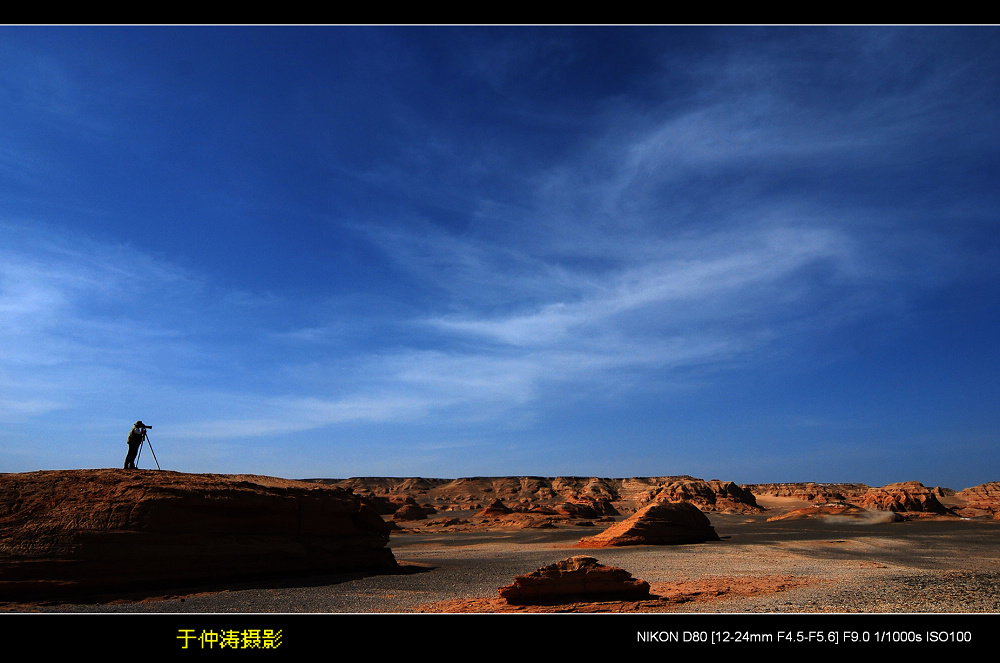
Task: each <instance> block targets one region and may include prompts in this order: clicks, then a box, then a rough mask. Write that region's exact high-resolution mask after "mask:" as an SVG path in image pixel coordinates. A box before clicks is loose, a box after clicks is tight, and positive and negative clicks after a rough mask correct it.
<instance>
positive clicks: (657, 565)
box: [0, 505, 1000, 613]
mask: <svg viewBox="0 0 1000 663" xmlns="http://www.w3.org/2000/svg"><path fill="white" fill-rule="evenodd" d="M777 506H780V505H777ZM774 513H775V511H774V510H772V511H770V512H769V513H767V514H766V515H753V516H746V515H720V514H708V515H709V518H710V520H711V521H712V524H713V525H714V526H715V529H716V531H717V532H718V533H719V535H720V536H721V537H722V539H723V540H721V541H716V542H711V543H703V544H697V545H684V546H633V547H627V548H603V549H582V548H574V547H572V546H573V544H574V543H576V542H577V541H578V540H579V539H580V538H582V537H583V536H587V535H590V534H592V533H593V532H594V530H593V528H583V527H561V528H557V529H548V530H546V529H539V530H512V531H480V532H451V533H446V532H437V533H424V532H420V531H413V532H404V533H394V534H393V535H392V538H391V540H390V547H391V548H392V550H393V552H394V554H395V556H396V559H397V560H398V561H399V562H400V564H401V565H402V568H403V571H404V572H403V573H399V574H393V575H372V576H362V575H350V576H348V575H337V576H324V577H315V578H304V579H296V580H292V581H289V580H280V581H268V582H256V583H242V584H228V585H226V586H224V587H223V586H217V587H188V588H180V587H178V588H172V589H171V590H169V591H160V592H156V593H152V594H150V595H131V596H127V597H107V596H106V597H100V599H99V600H98V601H97V602H91V603H73V604H67V603H47V604H46V603H36V604H30V605H25V604H18V605H13V604H6V605H4V604H0V610H6V611H16V612H101V613H150V612H155V613H162V612H169V613H248V612H254V613H259V612H275V613H278V612H280V613H300V612H309V613H411V612H432V613H440V612H504V611H512V610H517V611H531V610H535V611H539V610H541V611H561V612H566V611H579V612H660V611H669V612H699V613H709V612H729V613H732V612H738V613H747V612H750V613H764V612H782V613H799V612H838V613H915V612H938V613H946V612H965V613H969V612H974V613H1000V523H997V522H995V521H989V520H984V521H980V520H956V519H951V520H923V521H909V522H896V523H890V522H867V523H866V522H861V521H857V520H847V519H841V520H837V519H827V520H797V521H791V520H788V521H776V522H767V517H768V516H770V515H774ZM451 515H456V514H451ZM572 555H590V556H593V557H596V558H597V559H598V561H600V562H601V563H602V564H607V565H611V566H618V567H620V568H623V569H625V570H627V571H629V572H630V573H631V574H632V576H633V577H636V578H641V579H643V580H646V581H648V582H649V583H650V584H651V587H652V594H653V595H654V597H653V598H651V600H649V601H644V602H641V603H634V602H633V603H621V602H602V603H591V604H575V605H573V604H571V605H561V606H546V607H542V608H512V607H509V606H505V605H502V604H500V603H499V602H498V601H497V600H496V596H497V588H498V587H500V586H503V585H508V584H510V583H511V582H512V580H513V577H514V576H515V575H520V574H525V573H529V572H531V571H533V570H535V569H537V568H539V567H542V566H545V565H548V564H551V563H553V562H556V561H558V560H561V559H565V558H567V557H570V556H572ZM155 571H156V570H155V568H151V569H150V575H151V577H155Z"/></svg>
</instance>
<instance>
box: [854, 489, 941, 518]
mask: <svg viewBox="0 0 1000 663" xmlns="http://www.w3.org/2000/svg"><path fill="white" fill-rule="evenodd" d="M857 504H858V505H859V506H862V507H864V508H866V509H877V510H880V511H894V512H897V513H899V512H907V513H918V514H935V515H944V514H947V513H949V510H948V509H947V508H946V507H945V506H944V505H943V504H941V502H939V501H938V499H937V497H936V496H935V494H934V492H933V491H931V490H929V489H928V488H926V487H925V486H924V485H923V484H922V483H920V482H919V481H907V482H903V483H890V484H888V485H886V486H883V487H882V488H870V489H869V490H868V492H866V493H865V494H864V495H863V496H862V497H861V498H860V500H858V501H857Z"/></svg>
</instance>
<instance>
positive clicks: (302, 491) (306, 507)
mask: <svg viewBox="0 0 1000 663" xmlns="http://www.w3.org/2000/svg"><path fill="white" fill-rule="evenodd" d="M388 540H389V526H388V525H387V524H386V523H385V522H384V521H383V520H382V518H381V517H380V516H379V515H378V514H377V513H375V511H374V510H373V509H371V508H370V507H368V506H365V505H363V504H362V503H361V502H360V500H359V499H358V498H357V497H356V496H355V495H354V494H353V493H351V492H349V491H346V490H342V489H335V488H329V487H324V486H318V485H316V484H312V483H304V482H299V481H288V480H285V479H276V478H271V477H262V476H249V475H215V474H183V473H180V472H169V471H163V472H161V471H152V470H118V469H105V470H64V471H43V472H28V473H22V474H0V595H3V596H5V597H8V598H13V597H16V596H36V595H41V596H45V595H52V594H57V593H60V592H66V591H74V592H78V591H102V590H105V589H114V590H122V589H126V588H132V587H135V588H140V587H146V586H154V585H155V586H163V585H171V584H177V583H193V582H201V581H217V580H221V579H229V578H247V577H264V576H276V575H293V574H311V573H330V572H339V571H357V570H372V571H387V570H393V569H395V568H396V560H395V558H394V557H393V555H392V551H391V550H390V549H388V548H387V547H386V544H387V543H388Z"/></svg>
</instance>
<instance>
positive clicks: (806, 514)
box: [767, 502, 904, 522]
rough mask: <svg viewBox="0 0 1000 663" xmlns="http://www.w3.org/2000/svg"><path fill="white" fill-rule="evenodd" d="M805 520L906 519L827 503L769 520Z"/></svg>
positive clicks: (840, 503) (857, 507)
mask: <svg viewBox="0 0 1000 663" xmlns="http://www.w3.org/2000/svg"><path fill="white" fill-rule="evenodd" d="M803 518H855V519H858V520H868V521H872V522H874V521H899V520H904V518H903V517H902V516H901V515H899V514H898V513H896V512H894V511H881V512H874V511H869V510H868V509H863V508H861V507H859V506H855V505H853V504H849V503H847V502H827V503H824V504H815V505H813V506H807V507H803V508H801V509H793V510H791V511H788V512H787V513H783V514H781V515H778V516H772V517H770V518H768V519H767V520H768V522H771V521H773V520H800V519H803Z"/></svg>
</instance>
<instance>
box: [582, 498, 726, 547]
mask: <svg viewBox="0 0 1000 663" xmlns="http://www.w3.org/2000/svg"><path fill="white" fill-rule="evenodd" d="M718 540H719V535H718V534H717V533H716V532H715V528H714V527H712V523H711V522H710V521H709V519H708V517H707V516H706V515H705V514H704V513H702V512H701V511H700V510H699V509H698V508H697V507H696V506H694V505H692V504H689V503H687V502H656V503H654V504H649V505H647V506H645V507H643V508H642V509H640V510H639V511H637V512H636V513H635V514H634V515H632V517H630V518H628V519H626V520H623V521H622V522H620V523H617V524H615V525H612V526H611V527H609V528H608V529H606V530H604V531H603V532H601V533H600V534H596V535H594V536H591V537H587V538H585V539H581V540H580V541H579V543H577V544H576V547H578V548H606V547H611V546H632V545H673V544H682V543H702V542H704V541H718Z"/></svg>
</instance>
